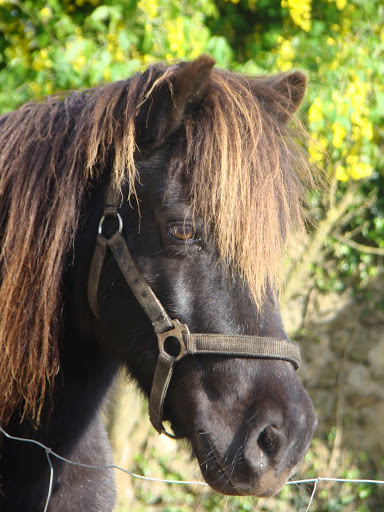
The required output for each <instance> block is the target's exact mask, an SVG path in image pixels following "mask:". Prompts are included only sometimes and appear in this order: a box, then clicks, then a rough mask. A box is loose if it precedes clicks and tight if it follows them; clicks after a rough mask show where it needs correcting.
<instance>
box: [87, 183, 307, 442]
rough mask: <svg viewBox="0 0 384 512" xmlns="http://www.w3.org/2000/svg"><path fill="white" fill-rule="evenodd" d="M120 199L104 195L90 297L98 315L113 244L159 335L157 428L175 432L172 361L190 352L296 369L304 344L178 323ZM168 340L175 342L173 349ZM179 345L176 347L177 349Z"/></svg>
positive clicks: (154, 392)
mask: <svg viewBox="0 0 384 512" xmlns="http://www.w3.org/2000/svg"><path fill="white" fill-rule="evenodd" d="M118 205H119V192H116V190H115V189H114V188H113V187H112V186H110V187H109V189H108V192H107V195H106V198H105V205H104V214H103V217H102V218H101V220H100V223H99V232H98V236H97V238H96V245H95V249H94V253H93V257H92V261H91V267H90V272H89V278H88V301H89V305H90V308H91V310H92V312H93V314H94V315H95V317H96V318H99V308H98V301H97V291H98V287H99V280H100V276H101V272H102V268H103V264H104V260H105V255H106V252H107V249H110V250H111V251H112V253H113V255H114V257H115V259H116V262H117V264H118V265H119V268H120V270H121V273H122V274H123V276H124V278H125V280H126V282H127V284H128V286H129V287H130V288H131V290H132V292H133V293H134V295H135V297H136V299H137V300H138V302H139V303H140V305H141V306H142V308H143V310H144V311H145V313H146V314H147V316H148V318H149V319H150V321H151V323H152V325H153V328H154V331H155V333H156V335H157V339H158V346H159V356H158V359H157V364H156V369H155V374H154V377H153V381H152V388H151V394H150V398H149V417H150V420H151V422H152V425H153V426H154V427H155V429H156V430H157V431H158V432H159V433H164V434H166V435H167V436H169V437H173V438H175V437H176V436H174V435H172V434H170V433H168V432H167V431H166V430H165V428H164V426H163V423H162V421H163V410H164V401H165V397H166V394H167V390H168V386H169V383H170V381H171V378H172V374H173V369H174V365H175V364H176V363H177V361H179V360H180V359H182V358H183V357H185V356H186V355H201V354H216V355H225V356H230V357H252V358H257V359H281V360H284V361H289V362H290V363H292V365H293V366H294V368H295V370H297V369H298V367H299V366H300V350H299V348H298V346H297V344H296V343H293V342H292V341H290V340H286V339H276V338H269V337H261V336H248V335H240V334H239V335H233V336H229V335H223V334H210V333H208V334H207V333H204V334H198V333H190V332H189V329H188V326H187V325H185V324H182V323H180V322H179V320H177V319H171V318H170V317H169V316H168V314H167V312H166V311H165V309H164V307H163V305H162V304H161V302H160V301H159V299H158V298H157V297H156V295H155V293H154V292H153V290H152V288H150V286H149V285H148V284H147V282H146V281H145V279H144V277H143V276H142V274H141V273H140V271H139V270H138V268H137V267H136V265H135V263H134V261H133V259H132V256H131V254H130V252H129V249H128V246H127V244H126V242H125V240H124V238H123V236H122V229H123V222H122V219H121V217H120V215H119V213H118V211H117V210H118ZM108 217H112V218H114V219H115V220H116V228H117V229H116V231H115V232H114V233H113V234H112V235H111V236H109V237H108V238H107V237H106V236H105V235H104V233H103V224H104V221H105V219H106V218H108ZM170 344H172V345H173V349H172V350H171V351H170V349H169V345H170ZM175 345H176V351H175V350H174V349H175ZM167 348H168V351H167ZM171 352H172V353H171Z"/></svg>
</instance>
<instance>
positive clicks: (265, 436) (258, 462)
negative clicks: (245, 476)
mask: <svg viewBox="0 0 384 512" xmlns="http://www.w3.org/2000/svg"><path fill="white" fill-rule="evenodd" d="M285 445H286V437H285V434H284V432H283V431H282V430H280V429H278V428H277V427H275V426H273V425H268V426H267V427H264V428H263V429H261V430H258V429H254V430H253V432H251V433H250V435H249V436H248V439H247V442H246V444H245V447H244V459H245V462H246V464H247V466H248V467H249V468H250V469H251V471H252V472H257V473H263V472H265V471H267V470H268V469H270V468H271V466H273V465H275V464H276V463H277V462H278V461H279V455H280V454H281V453H282V452H283V451H284V446H285Z"/></svg>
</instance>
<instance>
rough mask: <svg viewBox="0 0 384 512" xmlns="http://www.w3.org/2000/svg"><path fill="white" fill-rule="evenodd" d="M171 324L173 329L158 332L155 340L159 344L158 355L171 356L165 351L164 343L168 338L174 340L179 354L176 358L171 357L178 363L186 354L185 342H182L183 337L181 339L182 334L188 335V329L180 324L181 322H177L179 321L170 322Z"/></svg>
mask: <svg viewBox="0 0 384 512" xmlns="http://www.w3.org/2000/svg"><path fill="white" fill-rule="evenodd" d="M171 322H172V324H173V329H170V330H169V331H165V332H158V333H157V340H158V343H159V351H160V353H162V352H163V353H166V354H168V355H171V356H172V354H170V353H169V352H167V350H166V349H165V346H164V345H165V342H166V340H167V339H168V338H175V339H176V340H177V341H178V343H179V345H180V352H179V353H178V354H177V355H176V356H172V357H173V358H174V361H178V360H179V359H181V358H182V357H184V356H185V355H186V354H187V353H188V352H187V347H186V344H185V340H184V337H183V333H185V334H189V329H188V326H186V325H185V324H182V323H181V322H179V320H177V319H176V320H171Z"/></svg>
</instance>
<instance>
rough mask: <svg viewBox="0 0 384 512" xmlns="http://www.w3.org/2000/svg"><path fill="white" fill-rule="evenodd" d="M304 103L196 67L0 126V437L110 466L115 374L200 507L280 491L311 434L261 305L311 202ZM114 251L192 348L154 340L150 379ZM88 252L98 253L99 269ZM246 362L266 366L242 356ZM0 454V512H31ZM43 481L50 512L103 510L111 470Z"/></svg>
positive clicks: (140, 322) (18, 457) (136, 80)
mask: <svg viewBox="0 0 384 512" xmlns="http://www.w3.org/2000/svg"><path fill="white" fill-rule="evenodd" d="M305 88H306V78H305V75H304V74H302V73H301V72H299V71H294V72H291V73H283V74H280V75H276V76H265V77H249V76H245V75H240V74H235V73H232V72H228V71H224V70H220V69H216V68H214V61H213V59H212V58H211V57H209V56H207V55H202V56H201V57H199V58H198V59H196V60H194V61H191V62H178V63H174V64H172V65H168V66H167V65H163V64H155V65H152V66H150V67H149V68H148V69H147V70H145V71H144V72H141V73H137V74H136V75H134V76H133V77H131V78H128V79H127V80H123V81H119V82H116V83H111V84H106V85H104V86H100V87H97V88H94V89H90V90H85V91H82V92H72V93H68V94H65V95H60V96H52V97H49V98H46V99H45V100H44V101H41V102H30V103H27V104H25V105H24V106H22V107H21V108H20V109H19V110H17V111H15V112H10V113H6V114H4V115H3V116H2V117H0V132H1V135H0V169H1V170H0V198H1V201H0V226H1V228H0V238H1V240H0V242H1V259H0V267H1V269H0V272H1V287H0V311H1V317H0V390H1V391H0V394H1V398H2V399H1V404H0V425H1V426H2V428H3V429H6V430H7V432H9V434H11V435H13V436H19V437H27V438H30V439H34V440H36V441H39V442H41V443H43V444H45V445H46V446H49V447H50V448H51V449H52V450H54V451H55V452H56V453H59V454H60V455H62V456H63V457H66V458H69V459H72V460H76V461H79V462H82V463H84V464H94V465H100V466H103V465H108V464H110V463H111V450H110V447H109V443H108V439H107V434H106V430H105V427H104V425H103V422H102V419H101V411H102V409H103V407H104V404H105V401H106V399H107V396H108V391H109V390H110V389H111V386H112V385H113V382H114V378H115V376H116V374H117V372H118V371H119V369H120V368H121V366H122V365H123V366H124V367H125V368H126V369H127V371H128V373H129V375H130V376H131V377H132V378H133V379H134V380H135V381H136V382H137V384H138V387H139V389H140V390H141V391H142V393H143V394H144V396H146V397H149V396H150V395H151V401H152V393H151V388H152V383H153V381H154V380H157V381H158V380H159V379H160V381H162V382H163V384H162V385H163V392H162V397H160V398H159V400H160V402H159V404H157V405H156V404H155V406H154V407H155V409H156V407H157V412H158V418H157V420H153V419H152V418H151V419H152V421H153V423H154V425H155V427H156V428H158V430H159V431H162V423H161V422H162V420H163V419H166V420H169V422H170V424H171V426H172V429H173V432H174V435H175V436H176V437H178V438H184V439H186V440H187V441H188V443H189V445H190V447H191V450H192V454H193V456H194V457H196V458H197V460H198V463H199V465H200V468H201V472H202V474H203V476H204V478H205V480H206V481H207V483H208V484H209V485H210V486H211V487H212V488H213V489H215V490H216V491H217V492H220V493H223V494H228V495H257V496H272V495H273V494H275V493H276V492H278V491H279V490H280V489H281V487H282V486H283V485H284V483H285V482H286V480H287V479H288V478H289V477H290V476H291V475H292V474H293V473H294V472H295V471H296V469H297V468H298V466H299V465H300V463H301V462H302V460H303V457H304V454H305V453H306V451H307V449H308V447H309V444H310V441H311V439H312V436H313V433H314V429H315V427H316V416H315V413H314V409H313V406H312V403H311V400H310V398H309V397H308V395H307V393H306V391H305V390H304V388H303V386H302V384H301V383H300V381H299V379H298V377H297V374H296V372H295V369H296V368H295V367H296V366H297V365H298V358H297V357H296V356H292V357H291V356H286V350H287V347H289V346H291V345H292V343H291V342H290V341H289V339H288V336H287V334H286V332H285V330H284V326H283V322H282V319H281V315H280V310H279V301H278V292H279V288H280V284H281V280H282V276H283V267H282V261H283V254H284V251H285V249H286V248H287V244H288V243H289V240H291V239H292V234H293V233H300V232H303V231H304V223H305V217H304V214H303V197H304V193H305V191H306V189H307V188H308V187H310V186H312V185H313V178H312V177H311V174H312V173H311V172H310V169H309V165H308V164H307V160H306V156H305V152H304V151H303V150H302V149H301V147H300V145H299V144H298V143H297V142H296V140H297V136H296V135H295V134H294V133H293V132H292V130H291V128H290V127H289V125H290V124H292V123H290V120H291V119H292V118H293V117H294V114H295V112H296V110H297V109H298V107H299V105H300V103H301V101H302V99H303V96H304V92H305ZM295 133H296V132H295ZM108 190H112V192H113V193H112V196H114V197H115V199H114V202H113V204H112V205H111V204H108V199H106V196H108V194H109V193H108V192H107V191H108ZM109 195H111V194H109ZM111 211H112V213H111ZM100 219H102V220H100ZM117 221H118V222H117ZM112 231H116V232H118V236H119V237H120V239H121V240H122V242H121V243H122V244H123V245H122V247H123V249H122V251H123V252H124V251H125V253H126V254H128V255H129V257H130V256H131V258H132V261H133V262H134V263H132V265H133V266H134V268H135V272H136V274H135V275H136V277H135V278H134V281H135V282H138V283H139V284H140V283H141V286H142V287H144V288H145V287H146V288H147V289H148V293H149V295H151V297H152V295H153V297H152V299H151V300H152V302H153V303H155V302H156V304H158V305H157V306H156V307H159V308H160V309H161V311H163V312H164V315H165V319H167V318H172V319H177V320H178V321H179V322H181V323H182V324H183V325H185V326H188V329H189V330H188V332H190V333H191V334H188V336H189V338H188V336H187V335H186V329H187V327H184V328H183V329H184V331H183V333H182V335H180V336H178V335H176V334H174V331H173V330H172V331H169V332H171V336H168V335H167V332H168V331H167V329H165V330H166V334H165V337H167V336H168V341H167V340H166V341H165V342H167V343H168V345H169V348H168V349H167V350H166V352H164V351H163V352H162V353H163V354H165V359H167V360H169V361H171V360H172V369H171V370H167V371H168V373H167V374H166V375H164V374H162V373H161V372H162V370H161V368H160V370H158V367H157V365H158V358H159V350H160V351H162V350H163V349H162V348H161V347H160V349H159V344H158V339H157V336H156V332H155V331H156V328H155V329H154V326H155V327H156V325H155V323H156V322H153V321H152V319H151V316H150V315H148V314H147V309H150V307H148V305H146V303H145V302H143V303H141V302H140V300H138V299H140V296H141V295H140V294H142V295H145V293H144V292H143V293H142V292H137V291H136V292H135V290H134V289H133V287H132V286H133V285H132V286H131V285H130V284H129V281H128V282H127V278H125V277H124V272H125V270H124V269H123V268H122V267H124V265H125V264H124V262H123V263H121V262H120V260H118V258H117V256H116V255H115V252H114V251H113V250H112V249H111V242H110V240H112V238H114V235H113V236H112V235H111V233H112ZM98 232H99V234H98ZM97 240H101V241H102V240H106V242H105V244H104V249H103V253H102V257H101V259H100V257H99V258H98V257H97V255H96V256H95V254H96V252H95V251H96V249H95V247H97V246H98V242H97ZM117 252H118V251H117ZM127 257H128V256H127ZM94 259H96V260H98V261H99V263H98V264H97V269H96V271H92V272H91V270H90V269H91V267H92V266H93V265H94V263H93V260H94ZM95 274H97V275H96V276H95ZM90 290H91V292H90ZM167 315H169V317H168V316H167ZM172 329H173V324H172ZM158 331H159V329H158V330H157V332H158ZM163 331H164V329H163ZM199 332H200V333H212V334H208V335H204V334H203V335H202V336H203V337H204V336H207V337H208V338H209V340H211V341H212V340H214V343H215V347H216V348H215V350H210V351H209V350H208V351H206V352H207V353H202V354H199V353H196V354H195V353H193V352H191V350H189V352H186V353H185V354H183V355H186V356H185V357H183V358H180V357H179V356H180V354H179V353H180V344H183V343H184V341H185V340H186V339H187V338H188V339H189V340H190V339H192V338H191V337H193V336H194V335H193V333H199ZM159 339H160V338H159ZM203 339H204V338H203ZM183 340H184V341H183ZM239 340H240V341H241V346H242V347H243V349H242V350H243V352H244V350H245V352H244V353H243V352H242V351H241V350H240V349H236V344H238V341H239ZM276 340H278V341H277V342H276ZM187 341H188V340H187ZM187 341H185V343H186V344H188V343H189V341H188V343H187ZM165 342H164V343H165ZM275 342H276V343H275ZM202 343H203V342H202ZM257 343H259V345H263V347H264V348H265V350H266V351H265V352H263V350H264V348H263V350H262V352H261V353H260V354H259V355H257V354H256V355H255V354H253V355H252V354H251V353H252V351H253V348H252V347H253V345H254V344H257ZM273 343H275V345H276V344H277V345H276V346H277V348H276V350H277V349H279V350H280V347H281V346H283V349H282V350H281V354H280V355H276V354H275V353H274V349H273V350H271V347H274V345H273ZM221 344H222V346H223V347H224V346H225V347H227V348H226V349H224V348H223V351H222V352H221V351H220V347H221ZM231 344H233V347H234V349H233V352H232V353H228V351H229V352H230V351H231V347H232V345H231ZM282 344H283V345H282ZM284 344H285V345H284ZM175 345H177V347H176V348H175ZM188 346H189V345H188ZM244 347H245V348H244ZM211 348H212V347H211ZM248 352H249V353H248ZM272 352H273V353H272ZM249 356H250V357H249ZM179 359H180V360H179ZM176 360H177V363H176V364H174V365H173V363H174V361H176ZM158 373H159V374H160V377H159V376H158V375H157V376H155V374H158ZM171 375H172V379H171V378H170V377H171ZM165 381H167V382H166V383H165ZM154 393H155V394H156V393H157V394H159V392H158V391H156V390H155V392H154ZM160 394H161V393H160ZM154 401H156V400H154ZM159 425H160V426H159ZM0 443H1V444H0V454H1V455H0V510H1V511H2V512H3V511H7V512H8V511H12V512H18V511H26V510H28V511H30V512H35V511H41V510H42V509H43V507H44V504H45V500H46V493H47V485H48V482H49V466H48V464H47V460H46V455H45V453H44V451H43V450H40V449H39V448H38V447H36V446H34V445H32V444H30V445H26V444H25V443H18V442H15V441H12V440H10V439H7V438H6V437H4V436H2V438H1V440H0ZM52 465H53V468H54V480H53V485H52V495H51V499H50V503H49V511H51V512H55V511H63V510H79V511H85V510H87V511H88V510H92V511H93V512H99V511H100V512H107V511H111V510H112V509H113V506H114V502H115V487H114V479H113V473H112V470H111V469H99V470H92V469H89V468H86V467H77V466H73V465H69V464H65V463H64V462H62V461H60V460H56V459H55V460H53V461H52Z"/></svg>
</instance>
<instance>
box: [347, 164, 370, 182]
mask: <svg viewBox="0 0 384 512" xmlns="http://www.w3.org/2000/svg"><path fill="white" fill-rule="evenodd" d="M372 172H373V167H372V165H371V164H366V163H364V162H358V163H357V164H356V165H354V166H353V167H351V169H350V174H351V178H352V179H353V180H361V179H363V178H367V177H368V176H370V175H371V174H372Z"/></svg>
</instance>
